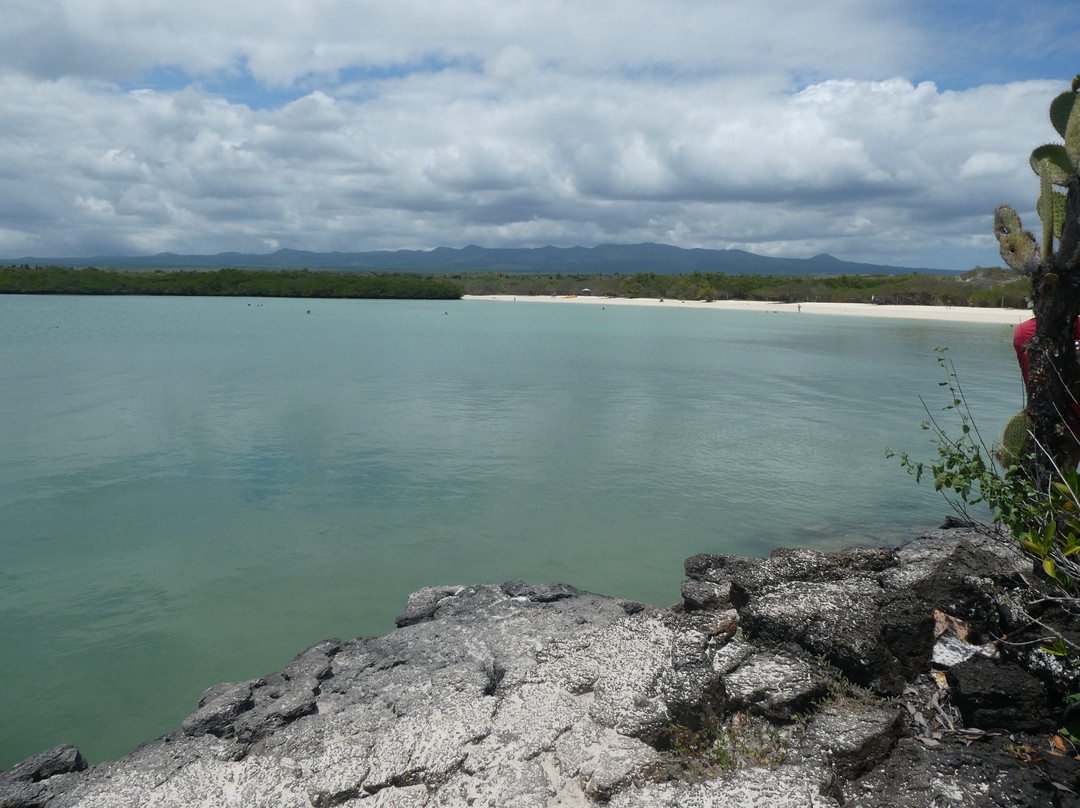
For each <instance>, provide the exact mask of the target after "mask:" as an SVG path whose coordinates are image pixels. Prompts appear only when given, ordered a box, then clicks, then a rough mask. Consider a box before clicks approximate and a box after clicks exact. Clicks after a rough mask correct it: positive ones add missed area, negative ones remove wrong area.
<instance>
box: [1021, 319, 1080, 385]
mask: <svg viewBox="0 0 1080 808" xmlns="http://www.w3.org/2000/svg"><path fill="white" fill-rule="evenodd" d="M1034 336H1035V318H1034V317H1032V318H1031V319H1030V320H1025V321H1024V322H1022V323H1020V325H1018V326H1017V327H1016V331H1014V332H1013V348H1015V349H1016V361H1017V362H1019V363H1020V375H1021V376H1023V377H1024V384H1027V380H1028V367H1029V366H1030V362H1029V360H1028V355H1027V344H1028V340H1030V339H1031V338H1032V337H1034ZM1076 340H1077V342H1080V320H1077V321H1076Z"/></svg>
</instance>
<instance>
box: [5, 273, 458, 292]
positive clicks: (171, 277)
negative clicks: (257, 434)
mask: <svg viewBox="0 0 1080 808" xmlns="http://www.w3.org/2000/svg"><path fill="white" fill-rule="evenodd" d="M462 291H463V290H462V287H461V285H460V284H457V283H455V282H453V281H451V280H448V279H445V278H432V277H427V276H421V275H412V274H401V273H378V274H367V273H365V274H360V273H355V272H309V271H308V270H306V269H300V270H275V271H266V270H255V269H219V270H217V271H216V272H193V271H176V272H163V271H154V272H117V271H111V270H102V269H96V268H94V267H90V268H88V269H73V268H71V267H61V266H36V267H31V266H28V265H25V264H24V265H18V266H5V267H0V294H64V295H210V296H223V297H225V296H243V297H347V298H393V299H427V300H456V299H458V298H460V297H461V295H462Z"/></svg>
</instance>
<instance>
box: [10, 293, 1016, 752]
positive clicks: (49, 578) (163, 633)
mask: <svg viewBox="0 0 1080 808" xmlns="http://www.w3.org/2000/svg"><path fill="white" fill-rule="evenodd" d="M249 302H252V301H247V300H231V299H167V298H166V299H156V298H134V299H133V298H85V299H84V298H61V297H43V298H36V297H15V296H0V338H2V339H3V341H4V345H5V352H4V354H3V357H2V359H0V363H2V365H0V367H2V368H3V371H4V379H5V384H4V385H3V386H2V387H0V419H2V422H3V423H4V425H5V429H4V430H2V431H0V549H2V551H3V559H4V562H3V566H2V568H0V631H2V632H3V634H2V636H4V638H5V660H6V661H9V662H8V664H7V665H5V671H4V677H5V679H4V681H5V684H6V687H3V688H0V717H2V720H3V724H4V726H5V729H6V731H5V732H4V733H3V734H2V737H0V768H2V767H5V766H7V765H10V763H12V762H14V761H15V760H17V759H19V758H21V757H24V756H26V755H28V754H31V753H34V752H37V751H40V750H41V749H43V748H45V747H47V746H50V745H53V744H57V743H75V744H77V745H79V746H80V747H81V748H82V749H83V751H84V753H86V754H87V755H88V756H89V757H90V758H91V759H92V760H100V759H102V758H104V757H110V756H116V755H120V754H123V753H124V752H126V751H128V750H130V748H132V747H133V746H134V745H135V744H137V743H138V742H140V741H142V740H145V739H147V738H148V737H152V736H153V735H155V734H159V733H162V732H165V731H167V730H170V729H172V728H174V727H175V726H176V725H177V723H178V722H179V720H180V719H181V718H182V717H183V716H185V715H186V714H187V713H189V712H191V711H192V710H193V709H194V706H195V702H196V700H197V698H198V695H199V693H200V692H201V691H202V690H203V689H205V688H206V687H207V686H209V685H211V684H214V683H216V682H218V681H223V680H236V679H243V678H250V677H253V676H258V675H261V674H264V673H266V672H268V671H270V670H273V669H277V668H279V667H281V666H282V665H284V664H286V663H287V662H288V661H289V659H290V658H291V657H292V656H293V655H294V654H295V653H296V652H298V651H299V650H301V649H302V648H304V647H306V646H307V645H309V644H311V643H313V642H315V641H317V640H319V639H322V638H324V637H328V636H334V635H337V636H342V637H352V636H356V635H359V634H374V633H382V632H385V631H387V630H389V629H390V628H392V625H393V616H394V615H395V614H396V613H397V612H399V611H400V610H401V608H402V607H403V605H404V602H405V597H406V595H407V594H408V593H409V592H411V591H413V590H415V589H417V588H419V587H421V586H426V585H431V584H442V583H476V582H482V581H500V580H507V579H511V578H526V579H529V580H533V581H566V582H569V583H572V584H574V585H576V586H579V587H581V588H584V589H591V590H594V591H601V592H605V593H608V594H612V595H618V596H621V597H626V598H633V599H639V600H645V601H649V602H653V603H657V604H661V605H663V604H667V603H670V602H673V601H675V600H677V599H678V596H679V595H678V592H679V581H680V579H681V577H682V562H683V559H684V558H686V557H687V556H690V555H693V554H695V553H699V552H735V553H744V554H764V553H767V552H768V551H769V550H771V549H772V548H773V547H775V546H777V545H781V544H799V545H805V546H816V547H822V548H828V549H833V548H838V547H841V546H844V545H848V544H852V543H863V544H867V543H868V544H889V543H898V542H901V541H904V540H906V539H908V538H910V537H911V536H912V535H913V533H915V532H917V531H918V530H921V529H923V528H926V527H929V526H933V525H934V524H937V523H939V522H940V521H941V519H942V517H943V515H944V514H945V512H946V509H945V506H944V505H943V503H942V502H941V501H940V500H939V499H937V498H935V496H934V494H933V492H932V491H930V490H929V489H927V488H922V489H920V488H918V487H916V486H915V485H914V484H913V483H912V482H911V481H910V480H909V479H908V478H907V477H906V476H905V475H904V474H903V472H902V471H901V470H900V468H899V466H898V465H897V464H896V463H895V461H887V460H885V458H884V447H885V446H891V447H893V448H895V449H901V450H903V449H907V450H911V451H914V452H915V453H918V454H929V446H930V444H929V442H928V436H927V434H926V433H923V432H921V431H920V430H919V428H918V424H919V422H920V421H921V420H923V418H924V417H925V413H924V412H923V410H922V405H921V404H920V403H919V396H920V395H921V396H923V397H924V398H926V400H927V401H928V402H930V403H931V406H933V402H935V401H939V400H940V390H939V388H938V386H937V382H938V381H939V380H940V379H941V376H940V375H939V371H938V368H937V365H936V363H935V361H934V354H933V350H932V349H933V347H934V346H935V345H948V346H949V348H950V353H951V354H952V356H953V358H954V359H955V360H956V361H957V364H958V366H959V371H960V373H961V376H962V379H963V381H964V383H965V389H966V391H967V393H968V395H969V396H970V398H971V400H972V401H973V402H974V403H975V404H976V405H977V406H976V412H975V414H976V418H977V419H978V420H979V422H980V424H985V425H986V427H985V428H986V430H987V432H988V433H990V434H996V433H997V431H998V430H999V429H1000V427H1001V425H1002V424H1003V423H1004V421H1005V420H1006V419H1007V417H1008V416H1009V415H1011V414H1012V413H1013V412H1015V411H1016V410H1017V409H1019V406H1020V387H1019V381H1018V374H1017V373H1016V371H1015V368H1014V364H1015V360H1014V359H1013V357H1012V354H1011V345H1010V334H1011V330H1010V329H1008V328H1003V327H1000V326H972V325H962V326H957V325H945V324H928V323H918V322H912V323H905V322H898V321H891V322H883V321H875V320H862V319H852V318H829V317H820V316H799V317H795V316H785V315H776V314H757V313H744V312H710V311H670V310H664V309H648V308H618V307H609V308H605V309H597V308H593V307H589V308H584V307H573V306H566V307H561V306H536V305H530V304H527V303H518V304H514V303H506V304H492V303H486V302H485V303H475V302H461V303H457V304H453V306H452V307H450V308H448V307H447V304H446V303H445V302H439V303H426V302H387V301H320V302H316V303H313V302H311V301H289V300H265V301H258V303H257V305H248V303H249ZM309 307H310V308H311V309H312V314H311V315H310V316H308V315H305V314H304V311H305V310H306V309H307V308H309ZM444 311H449V314H443V312H444ZM941 403H944V402H941ZM10 660H14V663H11V662H10Z"/></svg>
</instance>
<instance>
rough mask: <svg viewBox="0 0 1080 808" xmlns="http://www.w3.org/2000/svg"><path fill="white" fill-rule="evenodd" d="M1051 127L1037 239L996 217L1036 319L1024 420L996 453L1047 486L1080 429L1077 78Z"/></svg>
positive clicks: (1036, 167)
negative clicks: (1027, 282) (1055, 139)
mask: <svg viewBox="0 0 1080 808" xmlns="http://www.w3.org/2000/svg"><path fill="white" fill-rule="evenodd" d="M1050 122H1051V124H1052V125H1053V127H1054V131H1055V132H1057V134H1058V135H1060V136H1061V138H1062V140H1063V142H1062V143H1048V144H1046V145H1043V146H1039V147H1038V148H1036V149H1035V150H1034V151H1033V152H1032V153H1031V159H1030V161H1029V162H1030V165H1031V169H1032V171H1034V172H1035V175H1036V176H1037V177H1038V178H1039V199H1038V202H1037V204H1036V210H1037V212H1038V214H1039V218H1040V219H1041V220H1042V233H1041V238H1038V239H1036V237H1035V236H1034V235H1032V234H1031V233H1029V232H1028V231H1026V230H1024V229H1023V226H1022V224H1021V222H1020V217H1019V216H1018V215H1017V213H1016V211H1015V210H1013V209H1012V208H1010V207H1007V206H1002V207H1000V208H998V209H997V210H996V211H995V212H994V235H995V237H996V238H997V240H998V243H999V246H1000V248H1001V255H1002V258H1003V259H1004V260H1005V263H1007V264H1008V265H1009V266H1010V267H1011V268H1012V269H1014V270H1016V271H1019V272H1024V273H1026V274H1028V275H1029V276H1030V277H1031V302H1032V308H1033V309H1034V314H1035V320H1036V329H1035V334H1034V335H1033V336H1032V338H1031V341H1030V342H1029V343H1028V345H1027V352H1028V357H1029V360H1030V366H1029V372H1028V377H1027V407H1026V409H1025V411H1024V412H1025V414H1026V419H1027V420H1026V424H1025V421H1024V419H1019V420H1018V419H1013V422H1010V430H1009V431H1008V432H1007V434H1006V435H1004V436H1002V442H1001V449H1000V451H1001V453H1002V456H1003V457H1015V456H1016V452H1017V451H1023V452H1024V453H1025V455H1024V457H1025V459H1024V460H1023V461H1022V464H1023V465H1024V466H1025V467H1026V468H1027V470H1028V471H1029V472H1030V473H1031V474H1032V476H1033V478H1034V479H1036V480H1037V481H1038V482H1039V484H1040V486H1041V485H1043V484H1044V483H1046V482H1048V481H1049V480H1050V479H1053V475H1054V474H1055V473H1058V472H1057V471H1056V470H1057V469H1063V468H1070V467H1074V466H1075V465H1076V463H1077V462H1078V460H1080V454H1078V452H1077V445H1078V443H1080V431H1078V429H1080V428H1078V427H1077V417H1076V416H1074V415H1072V414H1073V413H1077V414H1078V415H1080V411H1078V403H1080V363H1078V362H1077V350H1076V323H1077V320H1078V319H1080V171H1078V168H1080V76H1077V77H1076V78H1075V79H1073V81H1072V84H1071V86H1070V87H1069V89H1068V90H1067V91H1066V92H1063V93H1061V94H1059V95H1058V96H1057V97H1056V98H1055V99H1054V100H1053V101H1052V102H1051V103H1050ZM1062 191H1064V192H1065V193H1062ZM1018 418H1019V416H1018ZM1022 433H1027V435H1030V436H1032V437H1031V438H1030V440H1029V441H1028V442H1027V443H1026V444H1024V443H1021V442H1020V439H1021V435H1022ZM1017 447H1019V449H1018V448H1017Z"/></svg>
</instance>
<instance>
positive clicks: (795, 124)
mask: <svg viewBox="0 0 1080 808" xmlns="http://www.w3.org/2000/svg"><path fill="white" fill-rule="evenodd" d="M882 8H884V9H885V11H882V10H881V9H882ZM889 8H892V9H893V11H892V12H890V11H889V10H888V9H889ZM901 10H902V6H901V5H899V4H897V5H895V6H892V5H891V4H883V5H875V6H873V7H871V6H870V5H869V4H866V3H861V2H855V0H833V2H822V3H818V4H815V5H813V7H810V6H807V4H805V3H802V2H792V1H790V0H785V1H784V2H778V3H772V4H761V3H750V2H741V1H740V2H728V3H723V4H720V3H715V2H711V0H709V2H706V1H705V0H678V2H675V3H672V2H664V3H660V2H659V0H624V2H621V3H614V2H606V1H601V0H585V2H582V0H577V2H570V1H569V0H518V1H517V2H507V3H501V4H496V5H492V4H490V3H487V2H484V3H480V2H479V0H450V1H448V2H446V3H442V4H439V5H434V4H431V3H428V2H421V0H400V2H398V3H395V4H393V5H391V4H388V3H385V2H367V3H356V2H343V1H342V2H336V1H335V0H318V1H317V2H308V3H305V4H299V3H294V2H285V0H270V1H269V2H265V3H262V4H260V5H259V6H257V7H256V6H254V5H250V6H249V5H247V4H242V3H241V4H236V3H232V4H222V3H220V2H217V3H211V2H208V0H196V1H195V2H191V3H188V4H176V3H171V2H169V3H165V2H154V1H153V0H52V1H51V2H49V1H48V0H46V2H35V3H29V2H22V0H15V2H13V3H12V14H11V24H10V25H8V26H7V27H6V29H5V32H3V33H0V149H2V150H3V154H4V155H5V160H4V164H3V166H2V167H0V216H2V217H3V218H2V220H0V221H2V222H3V228H2V229H0V254H6V255H9V256H14V255H17V254H29V253H32V254H35V255H39V256H46V255H77V254H89V253H96V252H136V253H137V252H157V251H162V250H171V251H177V252H217V251H224V250H244V251H262V250H265V249H268V248H269V245H281V246H288V247H297V248H304V249H314V250H330V249H340V250H367V249H398V248H431V247H435V246H439V245H449V246H463V245H465V244H468V243H478V244H484V245H487V246H503V245H543V244H548V243H552V244H558V245H574V244H585V245H590V244H596V243H600V242H606V241H618V242H633V241H662V242H668V243H676V244H679V245H680V246H686V247H694V246H703V247H740V248H743V249H751V250H754V251H756V252H761V253H764V254H785V255H811V254H815V253H818V252H831V253H833V254H836V255H838V256H841V257H844V258H849V259H852V260H870V261H876V262H881V263H906V264H913V265H924V266H952V265H957V266H959V267H960V268H963V267H964V266H965V265H970V263H974V262H981V263H987V262H994V261H996V252H995V250H994V248H993V240H992V238H990V236H989V216H990V212H991V210H992V208H993V205H994V204H997V202H998V201H1010V202H1012V203H1013V204H1015V205H1016V206H1017V207H1018V208H1020V209H1024V208H1026V207H1031V199H1032V198H1033V196H1034V194H1035V187H1034V181H1033V179H1032V178H1031V176H1030V172H1029V170H1028V169H1027V165H1026V160H1027V153H1028V151H1030V149H1031V147H1032V146H1033V145H1036V144H1037V143H1039V142H1041V141H1042V140H1045V139H1047V138H1049V137H1052V135H1053V132H1052V131H1051V130H1050V129H1049V125H1048V124H1047V123H1046V121H1045V109H1046V105H1047V103H1048V101H1049V99H1050V98H1051V97H1052V95H1053V94H1054V93H1055V92H1057V91H1058V90H1059V89H1060V87H1061V82H1060V81H1016V82H1009V83H1005V84H990V85H986V86H975V87H973V88H971V89H966V90H941V89H939V86H938V85H936V84H935V83H933V82H930V81H921V82H915V81H913V80H911V79H910V78H906V77H902V76H904V75H905V74H907V75H914V73H913V71H914V70H915V68H914V67H913V62H914V61H915V60H916V59H917V58H918V57H919V56H920V55H925V54H926V53H927V52H928V49H929V48H930V45H931V42H932V36H931V34H930V33H928V32H923V31H922V30H920V29H919V28H917V27H916V26H915V25H913V24H911V22H910V21H908V20H905V18H904V17H903V16H902V14H901V13H900V12H901ZM160 68H169V70H166V71H165V73H160V71H159V72H153V71H158V69H160ZM170 70H171V71H172V72H170ZM146 71H151V73H147V75H151V74H153V75H157V76H158V77H159V78H160V77H161V76H166V77H170V76H171V77H173V79H175V78H176V77H179V78H180V81H179V85H180V86H176V87H170V86H167V84H168V82H166V84H165V85H160V84H159V85H158V86H157V89H155V88H154V85H152V84H145V85H144V84H140V83H139V81H138V77H139V75H140V74H143V73H146ZM177 71H178V72H177ZM185 75H186V76H190V77H191V78H190V79H185V78H184V76H185ZM230 77H232V78H233V79H236V80H238V81H241V82H242V83H244V84H245V86H247V87H248V92H250V93H254V94H256V95H259V94H260V93H262V92H263V90H264V89H265V88H266V87H271V86H272V87H277V88H279V89H281V88H283V89H284V91H285V95H286V98H285V100H284V101H280V100H275V101H272V102H271V101H266V102H263V103H251V104H247V103H241V102H240V101H238V100H235V99H233V98H231V97H230V95H229V93H230V90H229V88H230V87H231V86H232V85H231V84H230V83H229V79H230ZM122 82H124V83H122ZM223 82H224V83H223ZM131 83H133V84H131ZM129 84H131V86H130V88H129ZM277 97H278V96H273V95H271V96H266V98H268V99H274V98H277ZM256 100H258V99H256ZM965 262H968V263H967V264H965Z"/></svg>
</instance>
